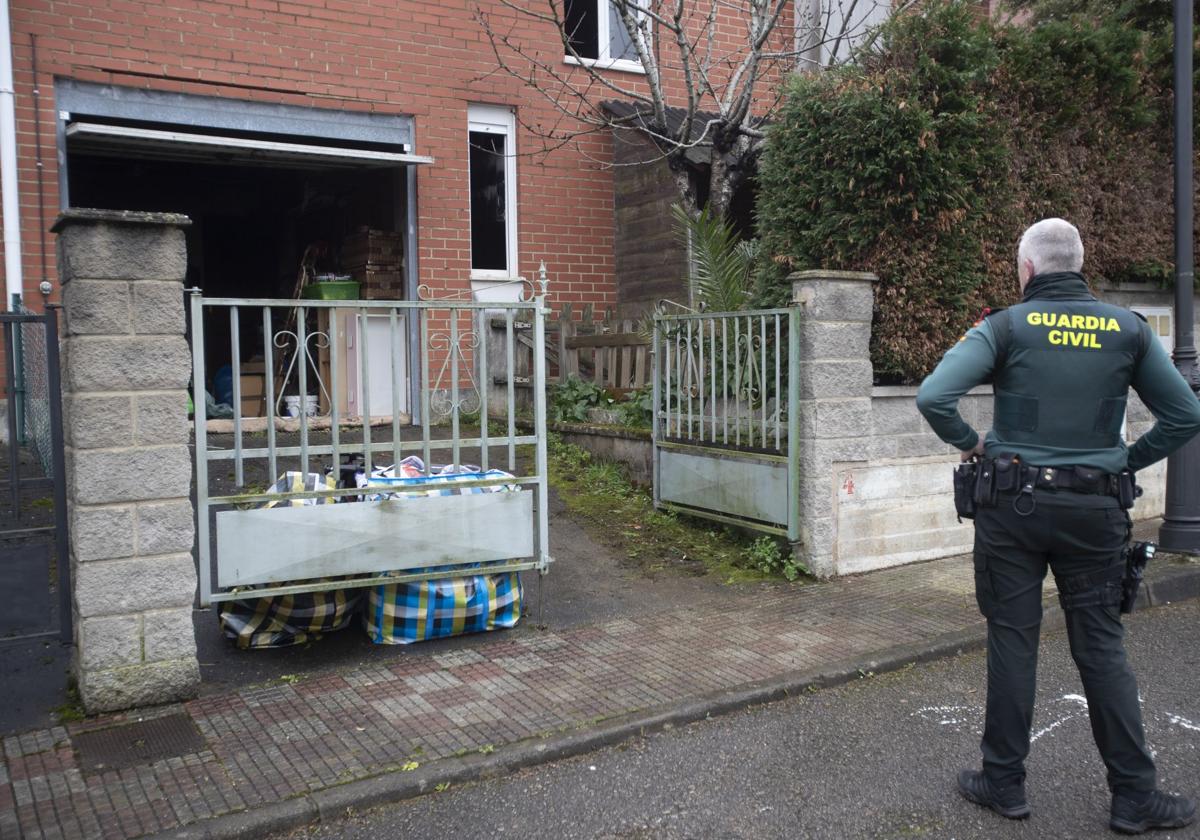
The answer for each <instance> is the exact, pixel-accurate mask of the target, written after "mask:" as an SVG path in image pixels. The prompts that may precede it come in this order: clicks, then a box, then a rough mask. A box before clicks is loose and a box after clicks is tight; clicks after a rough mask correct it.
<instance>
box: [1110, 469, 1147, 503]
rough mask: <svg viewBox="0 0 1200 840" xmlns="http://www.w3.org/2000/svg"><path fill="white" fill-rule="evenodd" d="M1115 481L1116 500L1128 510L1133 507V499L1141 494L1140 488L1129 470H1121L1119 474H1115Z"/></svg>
mask: <svg viewBox="0 0 1200 840" xmlns="http://www.w3.org/2000/svg"><path fill="white" fill-rule="evenodd" d="M1115 479H1116V482H1117V492H1116V494H1115V495H1116V497H1117V500H1118V501H1119V502H1120V503H1121V507H1123V508H1125V510H1129V509H1130V508H1132V507H1133V503H1134V501H1135V500H1136V499H1137V498H1138V496H1140V495H1142V488H1141V487H1138V486H1137V481H1136V480H1135V479H1134V477H1133V473H1132V472H1130V471H1129V470H1122V471H1121V472H1120V474H1118V475H1117V476H1115Z"/></svg>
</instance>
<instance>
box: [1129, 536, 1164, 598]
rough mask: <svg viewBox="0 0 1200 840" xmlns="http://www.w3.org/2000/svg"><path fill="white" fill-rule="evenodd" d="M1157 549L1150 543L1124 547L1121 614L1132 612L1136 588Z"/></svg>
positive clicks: (1136, 543)
mask: <svg viewBox="0 0 1200 840" xmlns="http://www.w3.org/2000/svg"><path fill="white" fill-rule="evenodd" d="M1157 549H1158V546H1156V545H1155V544H1154V543H1152V542H1134V543H1129V544H1128V545H1126V546H1125V576H1124V577H1122V578H1121V612H1123V613H1131V612H1133V605H1134V604H1135V603H1136V602H1137V594H1138V588H1139V587H1140V586H1141V585H1142V579H1143V578H1144V577H1145V576H1146V564H1147V563H1149V562H1150V561H1151V560H1152V559H1154V553H1155V551H1156V550H1157Z"/></svg>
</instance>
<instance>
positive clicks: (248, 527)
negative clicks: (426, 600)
mask: <svg viewBox="0 0 1200 840" xmlns="http://www.w3.org/2000/svg"><path fill="white" fill-rule="evenodd" d="M521 282H522V284H523V288H525V289H526V291H528V290H529V284H526V283H525V281H521ZM420 291H421V299H418V300H416V301H361V300H355V301H349V300H302V301H286V300H266V299H264V300H251V299H237V298H205V297H202V296H200V295H199V294H195V295H193V296H192V298H191V330H192V354H193V369H192V375H193V383H194V386H195V387H194V388H193V393H194V398H195V423H196V426H195V428H196V435H195V440H196V486H197V493H196V498H197V520H198V537H199V538H198V542H197V545H198V557H199V578H200V604H201V606H206V605H208V604H209V603H212V602H220V601H229V600H236V599H240V598H245V597H247V591H248V590H250V589H252V590H253V591H254V595H255V597H261V596H268V595H283V594H291V593H298V592H316V591H325V590H333V589H346V588H354V587H363V586H372V585H376V584H381V583H401V582H406V581H414V580H428V579H434V578H446V577H456V576H461V575H463V574H464V571H463V566H464V564H479V563H486V564H488V569H489V571H495V572H501V571H519V570H526V569H537V570H538V571H541V572H544V571H546V570H547V568H548V566H549V564H550V562H551V558H550V554H549V533H548V501H547V480H546V387H545V385H546V360H545V355H544V346H545V337H544V313H545V282H544V281H542V284H541V289H540V291H538V293H537V294H536V295H533V294H525V295H522V300H519V301H516V302H505V303H477V302H474V301H472V300H462V299H445V300H430V299H427V297H428V292H427V290H426V289H425V288H424V287H422V289H421V290H420ZM495 319H501V320H502V321H503V324H504V329H503V333H504V336H505V344H504V356H505V362H506V364H507V367H506V370H507V371H510V372H511V371H513V370H514V350H515V347H516V343H515V342H516V336H517V331H518V330H519V329H520V328H521V327H522V326H525V325H530V326H531V327H532V330H533V347H534V348H536V349H537V352H535V353H534V358H533V362H534V364H533V371H532V372H531V373H532V382H531V383H530V384H531V385H532V392H533V395H534V399H533V403H534V405H533V417H532V418H531V419H532V421H533V427H534V432H533V434H518V433H517V420H518V418H517V400H516V393H515V384H516V383H515V381H514V380H515V378H514V377H513V376H511V375H509V376H507V388H506V391H505V392H504V405H503V406H497V405H494V404H493V405H489V393H488V392H489V388H488V387H487V383H488V376H487V371H488V344H487V341H486V340H485V336H486V335H487V333H488V332H489V331H490V329H491V327H490V324H489V321H494V320H495ZM218 327H220V328H221V329H222V330H223V329H224V328H226V327H227V328H228V335H229V337H230V338H229V358H231V359H232V360H234V364H233V368H234V371H233V389H232V412H231V413H232V417H230V418H229V422H228V431H227V432H226V434H227V435H228V444H227V445H221V444H220V442H219V441H218V439H217V438H216V437H215V435H214V429H215V428H216V427H217V426H218V425H219V424H218V423H216V422H212V423H210V421H209V417H208V408H207V405H206V399H205V397H206V394H205V387H204V386H205V384H206V382H207V379H208V377H207V370H208V359H207V347H208V345H207V338H208V335H206V333H209V334H215V333H214V331H215V330H216V329H217V328H218ZM246 336H250V337H251V340H250V341H249V342H248V345H249V346H248V345H247V344H246V343H243V338H244V337H246ZM243 348H245V349H246V350H247V352H246V353H243ZM249 355H255V356H259V355H261V360H260V361H259V362H256V363H255V364H256V365H259V364H260V365H261V371H262V373H261V376H262V377H263V379H264V380H265V381H264V382H263V383H262V392H263V394H264V395H265V397H266V399H265V402H263V403H262V404H261V406H259V407H258V408H259V409H260V410H261V412H262V415H263V416H262V417H260V418H251V417H247V416H245V415H246V414H247V413H248V412H246V411H245V409H246V408H249V407H251V406H252V405H253V404H254V403H255V400H254V399H253V398H251V399H250V400H249V401H247V398H246V393H245V388H244V385H243V381H242V380H243V379H244V378H245V377H244V376H243V375H242V374H241V371H243V370H245V367H244V366H242V364H241V363H242V360H244V359H246V358H247V356H249ZM255 370H258V367H255ZM256 375H257V374H256ZM410 386H411V387H410ZM255 387H256V390H257V388H258V385H257V383H256V385H255ZM414 392H415V398H413V396H412V395H413V393H414ZM380 394H386V401H385V404H384V405H382V406H380V405H374V406H373V405H372V400H373V399H374V400H375V401H376V402H378V401H379V399H380ZM289 396H290V397H293V398H294V401H293V405H295V406H297V407H298V411H296V413H295V416H292V417H290V418H288V417H285V403H286V402H287V401H288V399H287V398H288V397H289ZM306 397H307V398H308V399H305V398H306ZM410 400H411V401H412V403H413V404H409V403H410ZM305 403H311V405H312V414H311V415H310V413H309V410H307V409H306V406H305ZM497 409H499V410H497ZM476 424H477V428H478V431H477V432H476V431H475V430H474V429H475V426H476ZM494 424H499V429H496V428H494ZM385 429H386V430H387V431H384V430H385ZM252 435H253V436H256V437H254V438H252V437H251V436H252ZM281 435H288V436H290V437H291V438H292V440H282V439H281ZM257 436H261V437H257ZM381 438H382V439H381ZM493 447H499V448H501V452H502V455H501V456H500V457H499V458H496V457H494V454H493V453H492V451H491V450H492V449H493ZM519 447H530V448H532V450H533V458H532V462H533V463H532V464H531V463H529V459H528V458H525V457H518V456H519V454H520V453H519V450H518V448H519ZM464 456H467V457H470V458H473V459H477V460H476V462H475V463H473V464H471V465H469V466H467V465H464V463H463V458H464ZM414 457H415V458H416V459H419V460H414ZM406 459H407V460H406ZM434 460H440V461H441V463H442V464H443V465H446V466H445V467H444V468H443V469H441V470H435V468H434V463H433V462H434ZM497 462H499V463H500V464H502V465H503V466H504V468H505V469H504V470H503V471H501V470H497V469H496V466H497ZM404 463H407V464H409V469H410V470H411V469H416V470H417V471H418V473H419V474H417V475H414V476H412V477H410V478H405V477H403V475H402V474H401V471H400V470H401V464H404ZM381 464H390V465H391V466H392V469H393V474H392V475H390V476H379V475H378V468H379V466H380V465H381ZM413 464H419V467H413V466H412V465H413ZM251 466H253V469H254V471H255V475H257V480H254V477H253V476H251V473H250V472H249V470H250V469H251ZM347 473H348V474H349V475H350V476H351V478H350V479H345V476H346V475H347ZM439 473H440V474H439ZM357 474H361V475H362V476H363V477H364V481H365V482H366V484H367V486H359V485H358V484H357V483H356V482H355V481H354V480H353V477H354V476H355V475H357ZM225 475H227V476H228V478H229V479H231V480H232V484H233V486H232V487H230V488H229V490H228V491H223V490H222V489H221V488H220V486H219V485H220V484H221V481H222V479H223V477H224V476H225ZM264 476H265V478H266V481H267V484H266V486H262V483H261V482H262V478H263V477H264ZM287 476H302V477H303V478H302V480H300V481H295V480H292V479H289V478H287ZM277 479H278V480H279V481H277ZM443 482H451V483H452V486H450V485H448V484H446V483H443ZM272 485H274V486H272ZM500 491H508V492H500ZM330 501H337V502H339V503H338V504H317V503H316V502H330ZM343 502H356V503H355V504H343ZM218 509H219V510H218ZM214 536H215V540H214V539H213V537H214ZM214 543H215V545H214Z"/></svg>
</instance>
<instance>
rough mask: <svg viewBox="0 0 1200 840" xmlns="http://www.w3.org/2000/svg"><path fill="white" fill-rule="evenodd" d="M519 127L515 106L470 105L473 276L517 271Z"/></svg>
mask: <svg viewBox="0 0 1200 840" xmlns="http://www.w3.org/2000/svg"><path fill="white" fill-rule="evenodd" d="M516 140H517V130H516V118H515V117H514V115H513V112H512V110H511V109H509V108H503V107H499V106H495V105H471V106H468V108H467V150H468V156H467V160H468V178H469V181H470V193H471V279H472V280H507V279H510V278H512V277H515V276H516V274H517V144H516Z"/></svg>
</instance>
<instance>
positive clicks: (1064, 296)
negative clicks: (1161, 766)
mask: <svg viewBox="0 0 1200 840" xmlns="http://www.w3.org/2000/svg"><path fill="white" fill-rule="evenodd" d="M1082 266H1083V243H1082V242H1081V241H1080V238H1079V231H1077V230H1076V229H1075V227H1074V226H1073V225H1071V224H1070V223H1068V222H1066V221H1064V220H1062V219H1044V220H1042V221H1040V222H1038V223H1037V224H1035V225H1033V226H1032V227H1031V228H1029V229H1028V230H1027V231H1025V233H1024V235H1023V236H1022V237H1021V243H1020V246H1019V248H1018V250H1017V275H1018V278H1019V280H1020V284H1021V291H1022V295H1023V297H1022V300H1021V302H1020V303H1018V304H1017V305H1015V306H1013V307H1010V308H1009V309H1006V310H1002V311H1000V312H997V313H994V314H991V315H989V316H988V317H987V318H985V319H984V320H983V322H982V323H980V324H979V325H978V326H976V327H975V328H974V329H972V330H971V331H970V332H968V333H967V335H966V336H965V338H964V339H963V340H962V341H960V342H959V343H958V344H957V345H956V346H955V347H954V348H952V349H951V350H950V351H949V352H948V353H946V355H945V357H944V358H943V359H942V361H941V363H940V364H939V365H938V366H937V369H936V370H935V371H934V372H933V373H932V374H930V376H929V377H928V378H926V380H925V381H924V383H922V385H921V389H920V391H919V393H918V394H917V406H918V407H919V408H920V410H921V413H922V414H923V415H924V416H925V419H926V420H928V421H929V424H930V426H932V427H933V430H934V431H935V432H936V433H937V435H938V437H940V438H941V439H942V440H944V441H946V442H947V443H949V444H951V445H953V446H955V447H956V448H958V449H959V450H961V451H962V458H963V460H964V461H965V460H968V459H969V458H971V457H972V456H979V457H981V458H982V462H981V465H980V467H979V474H980V477H981V481H982V482H983V483H982V484H981V486H980V487H979V491H980V493H979V495H980V497H981V498H982V502H981V504H980V507H979V509H978V510H977V511H976V514H975V592H976V598H977V600H978V603H979V609H980V612H982V613H983V615H984V617H985V618H987V628H988V648H987V664H988V685H987V687H988V691H987V712H986V719H985V722H984V733H983V739H982V741H981V749H982V752H983V769H982V771H976V770H964V771H962V772H961V773H960V774H959V777H958V787H959V790H960V791H961V792H962V795H963V796H965V797H966V798H967V799H969V800H971V801H972V802H976V803H978V804H980V805H983V806H986V807H988V808H991V809H992V810H994V811H996V812H998V813H999V814H1001V815H1003V816H1005V817H1009V818H1011V819H1020V818H1024V817H1027V816H1029V813H1030V810H1029V804H1028V803H1027V801H1026V799H1025V757H1026V755H1027V754H1028V753H1029V730H1030V724H1031V722H1032V717H1033V699H1034V676H1035V672H1036V669H1037V651H1038V632H1039V629H1040V625H1041V618H1042V579H1043V578H1044V577H1045V575H1046V568H1047V566H1049V568H1050V570H1051V571H1052V572H1053V573H1054V578H1055V581H1056V582H1057V584H1058V590H1059V593H1060V594H1059V599H1060V602H1061V604H1062V607H1063V611H1064V614H1065V616H1066V624H1067V636H1068V639H1069V640H1070V646H1071V654H1072V656H1073V657H1074V660H1075V664H1076V666H1077V667H1078V669H1079V676H1080V678H1081V679H1082V681H1083V687H1084V691H1085V693H1086V695H1087V702H1088V716H1089V717H1090V718H1091V724H1092V734H1093V736H1094V738H1095V740H1096V746H1097V747H1098V748H1099V750H1100V755H1101V756H1102V757H1103V759H1104V764H1105V766H1106V767H1107V768H1108V785H1109V788H1110V789H1111V790H1112V810H1111V813H1110V820H1109V825H1110V827H1111V828H1113V829H1114V830H1116V831H1121V832H1124V833H1129V834H1140V833H1141V832H1143V831H1146V830H1148V829H1154V828H1175V827H1181V826H1184V825H1188V824H1189V823H1191V822H1192V821H1193V820H1194V819H1195V814H1196V805H1195V802H1193V801H1192V800H1191V799H1188V798H1186V797H1182V796H1173V795H1170V794H1166V793H1163V792H1161V791H1159V790H1158V789H1157V788H1156V783H1155V773H1154V761H1153V759H1152V758H1151V756H1150V753H1149V751H1148V750H1147V749H1146V742H1145V736H1144V734H1143V731H1142V718H1141V711H1140V709H1139V707H1138V690H1137V682H1136V680H1135V678H1134V675H1133V671H1132V670H1131V669H1130V667H1129V665H1128V663H1127V662H1126V660H1125V649H1124V628H1123V627H1122V625H1121V619H1120V613H1119V609H1118V604H1119V601H1120V583H1121V578H1122V576H1123V572H1124V560H1123V557H1122V551H1123V548H1124V546H1125V544H1126V542H1127V540H1128V538H1129V527H1130V524H1129V515H1128V513H1127V511H1126V510H1125V509H1124V508H1123V507H1122V501H1121V500H1120V497H1121V496H1122V494H1124V495H1125V503H1126V504H1132V495H1133V494H1132V480H1131V476H1132V473H1133V472H1136V471H1137V470H1140V469H1142V468H1143V467H1146V466H1149V465H1150V464H1153V463H1154V462H1155V461H1158V460H1159V459H1161V458H1164V457H1166V456H1167V455H1168V454H1170V453H1171V452H1172V451H1174V450H1175V449H1177V448H1178V447H1180V446H1182V445H1183V444H1184V443H1186V442H1187V441H1189V440H1190V439H1191V438H1192V437H1193V436H1194V435H1196V434H1197V433H1198V432H1200V401H1198V400H1197V398H1196V395H1195V394H1193V393H1192V391H1191V389H1190V388H1189V387H1188V386H1187V384H1186V383H1185V382H1184V379H1183V377H1181V376H1180V375H1179V373H1178V372H1177V371H1176V369H1175V368H1174V366H1173V365H1172V364H1171V362H1170V360H1169V358H1168V357H1167V353H1166V351H1165V350H1163V348H1162V345H1161V344H1159V341H1158V339H1157V337H1156V336H1155V335H1154V333H1153V331H1152V330H1151V329H1150V327H1149V326H1148V325H1147V324H1146V323H1145V322H1144V321H1143V320H1141V319H1140V318H1139V317H1138V316H1136V315H1135V314H1133V313H1132V312H1130V311H1128V310H1126V309H1122V308H1120V307H1117V306H1111V305H1108V304H1105V303H1101V302H1099V301H1097V300H1096V298H1095V297H1094V296H1093V295H1092V294H1091V293H1090V292H1089V291H1088V286H1087V283H1086V282H1085V281H1084V278H1083V276H1082V275H1081V274H1080V273H1079V272H1080V269H1081V268H1082ZM984 382H991V383H992V384H993V387H994V393H995V411H994V420H993V428H992V430H991V431H990V432H988V434H987V436H986V438H984V439H982V440H981V439H980V436H979V434H978V433H977V432H976V431H975V430H974V429H972V428H971V427H970V425H968V424H967V423H966V422H964V420H963V418H962V416H961V415H960V414H959V412H958V408H957V404H958V400H959V398H960V397H961V396H962V395H963V394H965V393H966V392H967V391H968V390H970V389H971V388H972V387H974V386H976V385H979V384H982V383H984ZM1130 387H1132V388H1133V389H1134V390H1135V391H1137V393H1138V396H1139V397H1141V399H1142V402H1143V403H1145V405H1146V406H1147V407H1148V408H1149V409H1150V411H1151V412H1152V413H1153V414H1154V417H1155V419H1156V421H1157V422H1156V423H1155V425H1154V427H1153V428H1152V429H1151V430H1150V431H1148V432H1147V433H1146V434H1144V435H1142V436H1141V437H1140V438H1139V439H1138V440H1137V441H1136V442H1135V443H1133V444H1132V445H1131V446H1129V447H1128V448H1126V446H1125V442H1124V441H1123V440H1122V437H1121V427H1122V421H1123V417H1124V414H1125V400H1126V397H1127V395H1128V391H1129V388H1130Z"/></svg>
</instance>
